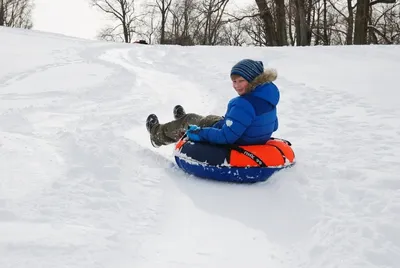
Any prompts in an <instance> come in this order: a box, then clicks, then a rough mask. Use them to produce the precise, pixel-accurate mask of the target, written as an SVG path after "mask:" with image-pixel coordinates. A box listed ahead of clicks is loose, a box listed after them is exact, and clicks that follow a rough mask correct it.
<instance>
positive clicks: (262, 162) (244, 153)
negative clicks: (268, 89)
mask: <svg viewBox="0 0 400 268" xmlns="http://www.w3.org/2000/svg"><path fill="white" fill-rule="evenodd" d="M174 156H175V161H176V163H177V165H178V166H179V167H180V168H181V169H182V170H184V171H185V172H187V173H189V174H192V175H194V176H196V177H200V178H205V179H212V180H217V181H224V182H234V183H255V182H261V181H266V180H267V179H268V178H269V177H271V176H272V175H273V174H274V173H275V172H277V171H279V170H281V169H284V168H287V167H290V166H292V165H294V164H295V154H294V152H293V150H292V148H291V143H290V142H289V141H286V140H283V139H278V138H271V139H270V140H269V141H268V142H267V143H266V144H263V145H246V146H238V145H216V144H210V143H202V142H192V141H189V140H187V138H186V137H183V138H182V139H181V140H179V142H178V143H177V144H176V146H175V151H174Z"/></svg>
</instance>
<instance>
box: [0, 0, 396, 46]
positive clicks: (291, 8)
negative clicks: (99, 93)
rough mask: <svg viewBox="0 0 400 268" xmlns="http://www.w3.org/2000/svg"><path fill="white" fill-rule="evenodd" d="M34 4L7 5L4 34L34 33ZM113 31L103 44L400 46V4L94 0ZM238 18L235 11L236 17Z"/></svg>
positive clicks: (389, 0) (2, 5)
mask: <svg viewBox="0 0 400 268" xmlns="http://www.w3.org/2000/svg"><path fill="white" fill-rule="evenodd" d="M32 1H33V0H0V26H9V27H23V28H32V21H31V11H32ZM86 1H89V2H90V3H91V4H92V6H93V7H94V8H96V9H97V10H99V11H101V12H103V13H104V14H106V15H108V16H109V17H110V18H111V19H112V20H113V23H111V24H110V25H108V26H106V27H104V28H103V29H102V30H101V31H100V32H99V34H98V38H99V39H102V40H107V41H115V42H126V43H131V42H132V41H134V40H136V39H143V40H146V41H147V42H148V43H151V44H177V45H184V46H190V45H209V46H214V45H220V46H226V45H229V46H243V45H255V46H311V45H327V46H328V45H364V44H399V43H400V0H249V4H248V6H246V7H244V8H241V9H240V10H239V9H233V8H230V9H229V8H228V7H229V2H230V0H142V1H139V0H86ZM232 10H233V11H232Z"/></svg>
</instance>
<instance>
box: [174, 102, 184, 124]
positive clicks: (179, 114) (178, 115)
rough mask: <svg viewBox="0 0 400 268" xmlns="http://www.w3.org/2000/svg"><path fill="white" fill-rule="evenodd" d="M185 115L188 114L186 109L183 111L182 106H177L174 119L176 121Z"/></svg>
mask: <svg viewBox="0 0 400 268" xmlns="http://www.w3.org/2000/svg"><path fill="white" fill-rule="evenodd" d="M185 114H186V112H185V109H183V107H182V106H181V105H176V106H175V107H174V118H175V120H177V119H179V118H181V117H182V116H184V115H185Z"/></svg>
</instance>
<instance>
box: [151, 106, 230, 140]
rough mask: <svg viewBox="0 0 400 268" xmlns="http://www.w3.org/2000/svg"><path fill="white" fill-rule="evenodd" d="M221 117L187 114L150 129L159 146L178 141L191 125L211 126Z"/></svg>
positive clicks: (152, 138)
mask: <svg viewBox="0 0 400 268" xmlns="http://www.w3.org/2000/svg"><path fill="white" fill-rule="evenodd" d="M221 119H222V117H221V116H217V115H207V116H201V115H198V114H194V113H189V114H185V115H184V116H182V117H181V118H179V119H176V120H174V121H171V122H168V123H165V124H159V125H156V126H154V127H153V128H152V129H151V130H150V138H151V140H152V141H153V143H154V144H155V145H157V146H161V145H168V144H171V143H175V142H177V141H178V140H179V139H180V138H181V137H182V136H183V135H184V134H185V132H186V130H187V128H188V126H189V125H197V126H199V127H211V126H213V125H214V124H215V123H217V122H218V121H220V120H221Z"/></svg>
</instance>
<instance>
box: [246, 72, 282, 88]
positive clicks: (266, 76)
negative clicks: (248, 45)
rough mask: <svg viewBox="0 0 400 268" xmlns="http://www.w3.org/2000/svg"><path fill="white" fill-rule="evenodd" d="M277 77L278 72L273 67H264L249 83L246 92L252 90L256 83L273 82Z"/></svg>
mask: <svg viewBox="0 0 400 268" xmlns="http://www.w3.org/2000/svg"><path fill="white" fill-rule="evenodd" d="M277 77H278V72H277V71H276V70H275V69H272V68H267V69H264V72H263V73H262V74H260V75H259V76H257V77H256V78H255V79H254V80H253V81H252V82H251V83H249V85H248V87H247V90H246V91H247V92H250V91H252V90H253V89H255V88H256V87H257V86H258V85H262V84H265V83H268V82H273V81H275V80H276V78H277Z"/></svg>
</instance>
